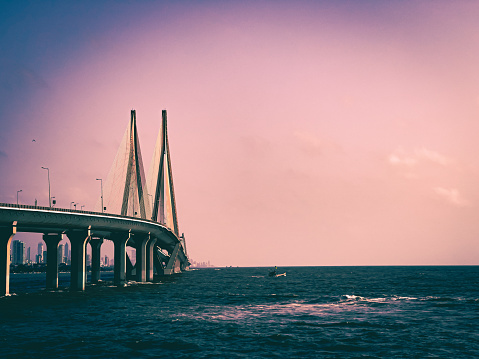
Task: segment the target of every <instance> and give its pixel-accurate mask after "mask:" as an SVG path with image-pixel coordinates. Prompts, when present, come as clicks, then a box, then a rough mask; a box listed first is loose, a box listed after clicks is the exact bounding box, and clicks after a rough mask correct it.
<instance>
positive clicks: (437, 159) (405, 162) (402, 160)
mask: <svg viewBox="0 0 479 359" xmlns="http://www.w3.org/2000/svg"><path fill="white" fill-rule="evenodd" d="M388 161H389V163H390V164H391V165H393V166H396V165H402V166H408V167H413V166H416V165H417V164H418V163H420V162H433V163H436V164H438V165H441V166H447V165H448V164H449V163H450V162H451V159H449V158H448V157H446V156H444V155H442V154H440V153H438V152H435V151H431V150H429V149H427V148H419V149H415V150H414V151H413V152H412V153H407V152H406V151H405V150H404V149H403V148H402V147H399V148H397V149H396V150H395V151H394V152H393V153H392V154H390V155H389V157H388Z"/></svg>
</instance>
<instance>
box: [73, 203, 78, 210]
mask: <svg viewBox="0 0 479 359" xmlns="http://www.w3.org/2000/svg"><path fill="white" fill-rule="evenodd" d="M77 204H78V203H75V204H74V206H75V211H76V210H77Z"/></svg>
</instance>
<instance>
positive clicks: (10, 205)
mask: <svg viewBox="0 0 479 359" xmlns="http://www.w3.org/2000/svg"><path fill="white" fill-rule="evenodd" d="M0 207H11V208H24V209H40V210H43V211H51V212H67V213H84V214H92V215H95V216H108V217H117V218H131V219H134V220H139V221H144V222H149V223H154V224H161V225H162V226H165V227H166V228H168V229H170V230H171V228H169V227H167V226H166V225H165V224H164V223H160V222H156V221H153V220H151V219H146V218H139V217H131V216H122V215H120V214H115V213H106V212H104V213H102V212H93V211H83V210H78V209H68V208H59V207H43V206H30V205H27V204H14V203H0Z"/></svg>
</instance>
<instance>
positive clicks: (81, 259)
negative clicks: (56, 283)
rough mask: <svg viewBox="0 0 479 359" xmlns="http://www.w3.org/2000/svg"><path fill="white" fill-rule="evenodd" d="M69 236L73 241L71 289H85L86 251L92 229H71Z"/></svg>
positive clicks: (71, 241)
mask: <svg viewBox="0 0 479 359" xmlns="http://www.w3.org/2000/svg"><path fill="white" fill-rule="evenodd" d="M67 236H68V238H69V239H70V243H71V251H72V258H71V281H70V290H72V291H84V290H85V283H86V265H85V252H86V243H87V241H88V239H89V238H90V230H89V229H87V230H80V231H69V232H67Z"/></svg>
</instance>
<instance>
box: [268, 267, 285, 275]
mask: <svg viewBox="0 0 479 359" xmlns="http://www.w3.org/2000/svg"><path fill="white" fill-rule="evenodd" d="M277 269H278V268H277V267H274V269H273V270H272V271H270V272H269V273H268V276H270V277H286V272H284V273H277V272H276V270H277Z"/></svg>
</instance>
